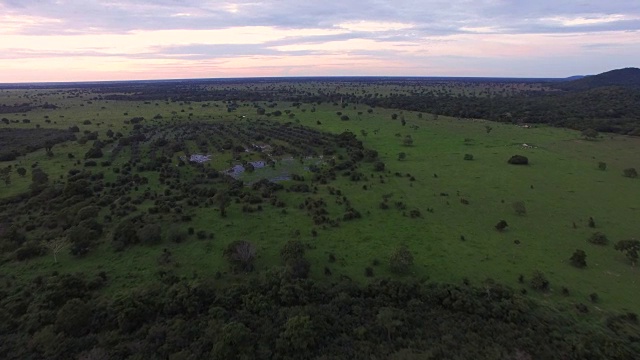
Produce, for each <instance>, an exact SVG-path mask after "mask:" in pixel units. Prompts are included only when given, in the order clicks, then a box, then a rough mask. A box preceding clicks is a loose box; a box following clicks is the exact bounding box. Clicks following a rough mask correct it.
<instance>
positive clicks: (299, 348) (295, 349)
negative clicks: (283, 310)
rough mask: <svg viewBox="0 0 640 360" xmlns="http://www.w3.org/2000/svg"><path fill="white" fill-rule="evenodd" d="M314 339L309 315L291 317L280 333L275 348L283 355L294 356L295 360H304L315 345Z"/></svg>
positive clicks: (314, 335)
mask: <svg viewBox="0 0 640 360" xmlns="http://www.w3.org/2000/svg"><path fill="white" fill-rule="evenodd" d="M315 338H316V334H315V330H314V329H313V322H312V321H311V317H309V315H297V316H292V317H290V318H289V319H288V320H287V323H286V324H285V325H284V330H283V331H281V332H280V336H279V337H278V340H277V341H276V347H277V348H279V349H280V350H281V351H283V352H285V353H291V354H295V357H296V358H306V357H308V355H307V354H308V353H309V351H311V350H312V348H313V347H314V346H315V344H316V339H315Z"/></svg>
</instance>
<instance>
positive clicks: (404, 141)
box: [402, 135, 413, 146]
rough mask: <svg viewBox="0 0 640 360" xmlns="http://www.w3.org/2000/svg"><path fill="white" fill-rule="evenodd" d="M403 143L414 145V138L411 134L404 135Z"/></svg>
mask: <svg viewBox="0 0 640 360" xmlns="http://www.w3.org/2000/svg"><path fill="white" fill-rule="evenodd" d="M402 145H404V146H412V145H413V138H412V137H411V135H407V136H405V137H404V139H402Z"/></svg>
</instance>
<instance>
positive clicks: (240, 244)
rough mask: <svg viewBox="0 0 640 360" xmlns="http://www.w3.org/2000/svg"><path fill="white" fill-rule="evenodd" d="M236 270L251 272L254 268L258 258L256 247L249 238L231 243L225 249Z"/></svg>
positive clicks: (225, 253) (226, 255)
mask: <svg viewBox="0 0 640 360" xmlns="http://www.w3.org/2000/svg"><path fill="white" fill-rule="evenodd" d="M224 256H225V257H226V258H227V260H229V262H230V263H231V266H232V268H233V270H234V271H243V272H249V271H252V270H253V261H254V260H255V258H256V247H255V246H254V245H253V244H252V243H250V242H249V241H247V240H236V241H234V242H232V243H231V244H229V246H227V248H226V249H225V251H224Z"/></svg>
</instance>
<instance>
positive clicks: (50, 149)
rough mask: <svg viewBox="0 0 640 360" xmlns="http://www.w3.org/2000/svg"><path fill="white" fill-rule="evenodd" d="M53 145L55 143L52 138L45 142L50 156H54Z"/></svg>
mask: <svg viewBox="0 0 640 360" xmlns="http://www.w3.org/2000/svg"><path fill="white" fill-rule="evenodd" d="M53 145H55V143H54V142H53V141H51V140H47V141H46V142H45V143H44V150H45V151H46V152H47V155H48V156H53V151H52V149H53Z"/></svg>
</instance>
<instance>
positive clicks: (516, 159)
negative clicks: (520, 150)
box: [507, 155, 529, 165]
mask: <svg viewBox="0 0 640 360" xmlns="http://www.w3.org/2000/svg"><path fill="white" fill-rule="evenodd" d="M507 162H508V163H509V164H511V165H528V164H529V159H527V157H526V156H522V155H513V156H512V157H511V158H510V159H509V161H507Z"/></svg>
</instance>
